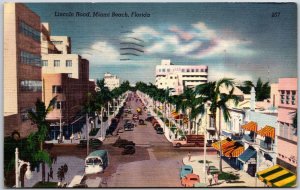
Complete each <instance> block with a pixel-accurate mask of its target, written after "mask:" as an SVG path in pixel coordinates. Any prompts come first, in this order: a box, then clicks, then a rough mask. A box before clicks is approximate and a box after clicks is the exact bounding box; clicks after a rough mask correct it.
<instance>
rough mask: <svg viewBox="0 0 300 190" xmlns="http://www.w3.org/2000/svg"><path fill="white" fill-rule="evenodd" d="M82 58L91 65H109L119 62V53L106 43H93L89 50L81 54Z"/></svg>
mask: <svg viewBox="0 0 300 190" xmlns="http://www.w3.org/2000/svg"><path fill="white" fill-rule="evenodd" d="M81 55H82V57H84V58H87V59H88V60H89V61H90V63H91V64H97V63H101V64H111V63H114V62H116V61H119V59H120V55H119V51H118V50H116V48H115V47H113V46H112V45H111V44H109V43H108V42H106V41H98V42H95V43H93V44H92V45H91V46H90V47H89V48H87V49H85V50H83V51H82V52H81Z"/></svg>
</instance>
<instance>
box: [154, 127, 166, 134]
mask: <svg viewBox="0 0 300 190" xmlns="http://www.w3.org/2000/svg"><path fill="white" fill-rule="evenodd" d="M156 134H164V129H163V128H161V127H157V128H156Z"/></svg>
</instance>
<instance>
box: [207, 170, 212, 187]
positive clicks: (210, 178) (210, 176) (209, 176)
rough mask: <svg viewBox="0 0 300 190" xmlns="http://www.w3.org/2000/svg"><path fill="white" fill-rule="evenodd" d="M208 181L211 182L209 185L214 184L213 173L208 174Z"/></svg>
mask: <svg viewBox="0 0 300 190" xmlns="http://www.w3.org/2000/svg"><path fill="white" fill-rule="evenodd" d="M207 179H208V182H209V186H211V185H212V180H213V176H212V175H211V173H209V175H208V176H207Z"/></svg>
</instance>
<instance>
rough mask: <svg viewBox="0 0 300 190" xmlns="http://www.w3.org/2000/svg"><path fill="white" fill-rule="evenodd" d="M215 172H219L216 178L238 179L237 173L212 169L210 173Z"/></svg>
mask: <svg viewBox="0 0 300 190" xmlns="http://www.w3.org/2000/svg"><path fill="white" fill-rule="evenodd" d="M215 173H218V174H219V177H218V179H219V180H226V181H227V180H237V179H240V177H239V176H237V175H234V174H231V173H227V172H222V173H220V172H219V171H212V172H211V174H212V175H213V174H215Z"/></svg>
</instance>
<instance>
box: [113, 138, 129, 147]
mask: <svg viewBox="0 0 300 190" xmlns="http://www.w3.org/2000/svg"><path fill="white" fill-rule="evenodd" d="M127 142H128V140H126V139H121V138H118V139H117V140H116V141H115V143H114V144H112V146H114V147H119V146H120V145H121V144H124V143H127Z"/></svg>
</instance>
